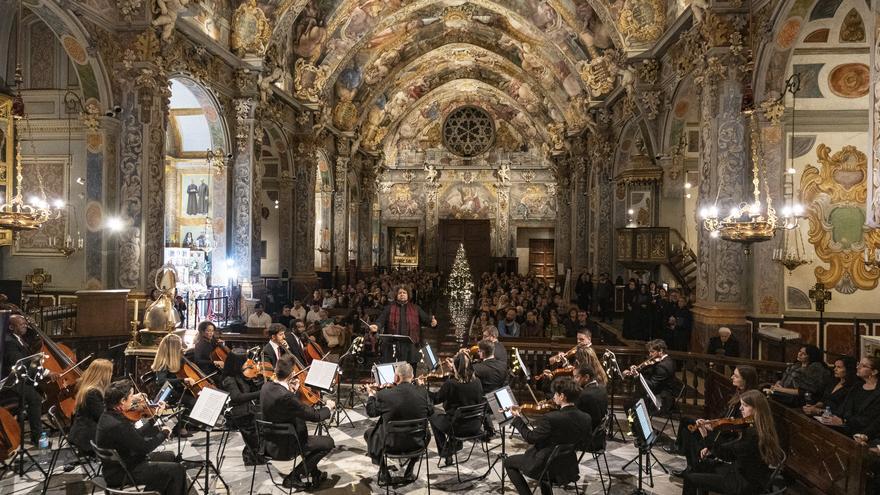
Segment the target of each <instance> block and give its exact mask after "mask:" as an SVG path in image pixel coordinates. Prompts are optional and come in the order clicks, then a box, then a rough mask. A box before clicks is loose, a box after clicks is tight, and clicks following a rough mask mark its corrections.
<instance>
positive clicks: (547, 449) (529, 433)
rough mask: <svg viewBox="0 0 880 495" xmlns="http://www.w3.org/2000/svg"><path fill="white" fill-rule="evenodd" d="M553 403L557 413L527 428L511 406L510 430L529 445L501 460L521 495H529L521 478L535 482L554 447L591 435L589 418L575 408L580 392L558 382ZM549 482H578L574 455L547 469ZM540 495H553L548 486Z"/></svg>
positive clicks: (564, 457) (567, 455) (525, 483)
mask: <svg viewBox="0 0 880 495" xmlns="http://www.w3.org/2000/svg"><path fill="white" fill-rule="evenodd" d="M553 392H554V393H553V402H554V403H555V404H556V405H557V406H558V407H559V410H557V411H552V412H549V413H547V414H545V415H544V416H541V417H540V418H539V419H538V420H536V421H535V422H534V423H533V426H529V424H528V423H526V422H525V420H524V419H523V417H522V415H521V413H520V408H519V406H514V407H513V408H512V409H511V412H512V413H513V415H514V419H513V423H512V424H513V427H514V428H516V430H517V431H519V432H520V434H521V435H522V437H523V440H525V441H526V443H528V444H529V448H528V449H527V450H526V451H525V453H524V454H517V455H512V456H510V457H508V458H507V459H505V460H504V469H505V471H507V475H508V476H509V477H510V482H511V483H513V486H514V487H515V488H516V491H517V493H519V494H520V495H528V494H531V493H532V490H531V489H529V485H528V483H527V482H526V479H525V476H523V474H525V475H527V476H529V477H531V478H537V477H538V476H540V474H541V471H542V470H543V468H544V464H545V463H546V460H547V458H548V457H549V456H550V453H551V452H552V451H553V449H554V447H556V446H557V445H564V444H575V445H577V444H580V443H581V442H582V441H584V439H587V438H589V437H590V435H591V433H592V426H593V423H592V419H591V418H590V415H589V414H587V413H585V412H584V411H582V410H580V409H578V408H577V407H575V405H574V404H575V402H576V401H577V400H578V397H579V395H580V390H578V387H577V386H576V385H575V384H574V382H573V381H572V380H571V379H567V380H560V381H558V382H556V383H555V384H554V389H553ZM547 472H548V474H549V476H550V479H551V480H553V481H555V482H557V483H570V482H577V480H578V478H579V477H580V473H579V466H578V462H577V454H575V452H574V451H572V452H570V453H568V454H565V455H562V456H559V457H557V458H556V460H555V461H554V463H553V465H551V466H548V469H547ZM541 493H542V495H549V494H552V493H553V488H552V487H551V486H550V484H549V483H546V482H542V483H541Z"/></svg>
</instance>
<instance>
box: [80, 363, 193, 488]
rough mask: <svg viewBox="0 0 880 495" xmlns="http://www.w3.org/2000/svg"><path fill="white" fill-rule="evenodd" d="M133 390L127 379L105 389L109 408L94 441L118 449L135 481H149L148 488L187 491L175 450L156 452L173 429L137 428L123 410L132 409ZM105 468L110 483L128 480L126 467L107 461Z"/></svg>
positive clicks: (103, 415)
mask: <svg viewBox="0 0 880 495" xmlns="http://www.w3.org/2000/svg"><path fill="white" fill-rule="evenodd" d="M132 392H133V390H132V385H131V382H129V381H128V380H119V381H116V382H113V383H111V384H110V386H109V387H108V388H107V391H106V392H104V405H105V407H106V410H105V411H104V413H103V414H101V419H100V420H98V428H97V431H96V434H95V444H96V445H97V446H98V447H100V448H102V449H114V450H116V452H118V453H119V456H120V457H121V458H122V461H123V462H124V463H125V468H127V469H128V471H129V472H130V473H131V476H132V477H133V478H134V481H135V482H137V483H138V484H141V483H143V484H145V485H146V488H145V491H157V492H159V493H161V494H162V495H184V494H185V493H186V488H187V477H186V468H184V466H183V464H181V463H179V462H177V461H176V459H175V458H174V453H173V452H168V451H166V452H153V450H155V449H156V447H158V446H160V445H162V443H163V442H164V441H165V440H166V439H167V438H168V437H169V436H170V435H171V429H170V428H168V427H163V428H162V429H161V430H160V429H158V428H156V426H155V425H153V424H152V423H147V424H146V425H144V426H143V427H142V428H140V429H137V428H135V424H134V423H133V422H132V421H131V420H130V419H128V418H126V417H125V415H124V414H123V412H124V411H127V410H129V409H131V404H132V398H133V394H132ZM103 468H104V472H103V475H104V478H105V479H106V480H107V483H108V484H109V485H110V486H121V485H122V484H123V483H124V482H125V470H124V469H123V467H122V466H121V465H119V464H117V463H113V462H107V463H104V464H103Z"/></svg>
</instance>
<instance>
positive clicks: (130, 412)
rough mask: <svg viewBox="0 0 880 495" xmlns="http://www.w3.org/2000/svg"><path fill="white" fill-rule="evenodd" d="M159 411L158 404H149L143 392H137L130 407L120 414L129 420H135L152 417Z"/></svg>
mask: <svg viewBox="0 0 880 495" xmlns="http://www.w3.org/2000/svg"><path fill="white" fill-rule="evenodd" d="M158 411H159V406H151V405H150V404H149V401H147V397H146V396H145V395H144V394H141V393H139V394H138V396H137V397H136V398H135V400H134V401H132V404H131V407H130V408H128V409H127V410H126V411H124V412H123V413H122V414H123V416H125V417H126V418H128V419H129V421H132V422H137V421H139V420H142V419H152V418H153V417H155V416H156V414H157V413H158Z"/></svg>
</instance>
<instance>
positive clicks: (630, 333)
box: [623, 278, 639, 339]
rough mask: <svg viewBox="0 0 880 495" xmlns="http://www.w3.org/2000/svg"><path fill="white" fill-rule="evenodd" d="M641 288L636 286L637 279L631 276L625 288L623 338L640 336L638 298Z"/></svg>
mask: <svg viewBox="0 0 880 495" xmlns="http://www.w3.org/2000/svg"><path fill="white" fill-rule="evenodd" d="M638 294H639V290H638V288H637V287H636V279H634V278H631V279H629V282H628V283H627V284H626V287H625V288H624V289H623V338H625V339H636V338H638V329H637V328H636V327H637V326H638V318H637V307H638V304H637V302H636V298H637V296H638Z"/></svg>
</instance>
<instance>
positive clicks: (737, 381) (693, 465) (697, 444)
mask: <svg viewBox="0 0 880 495" xmlns="http://www.w3.org/2000/svg"><path fill="white" fill-rule="evenodd" d="M730 381H731V383H733V386H734V387H736V393H735V394H734V395H733V397H732V398H731V399H730V401H729V402H728V403H727V412H726V413H725V414H724V417H725V418H741V417H742V416H741V414H740V407H739V399H740V397H741V396H742V394H744V393H745V392H747V391H749V390H757V389H758V371H757V370H756V369H755V368H754V367H753V366H748V365H739V366H737V367H736V368H734V370H733V375H732V376H731V377H730ZM691 425H693V426H696V427H697V430H696V431H693V432H691V431H688V430H689V428H688V427H689V426H691ZM713 429H714V428H713V426H712V423H711V422H709V421H708V420H705V419H697V420H691V419H687V418H685V419H682V421H681V423H679V426H678V435H677V436H676V440H675V443H676V448H677V451H673V452H670V453H672V454H680V455H683V456H684V457H685V459H687V467H686V468H685V469H684V470H683V471H673V472H672V474H673V475H674V476H682V475H684V473H687V472H690V471H694V472H706V471H711V468H712V465H711V464H708V463H705V462H701V459H700V451H701V450H702V449H703V448H704V447H711V446H712V445H713V444H715V443H718V442H726V441H729V440H731V439H732V438H731V434H729V433H727V432H720V431H719V432H715V433H714V434H711V433H710V432H712V431H713Z"/></svg>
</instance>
